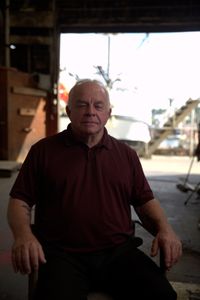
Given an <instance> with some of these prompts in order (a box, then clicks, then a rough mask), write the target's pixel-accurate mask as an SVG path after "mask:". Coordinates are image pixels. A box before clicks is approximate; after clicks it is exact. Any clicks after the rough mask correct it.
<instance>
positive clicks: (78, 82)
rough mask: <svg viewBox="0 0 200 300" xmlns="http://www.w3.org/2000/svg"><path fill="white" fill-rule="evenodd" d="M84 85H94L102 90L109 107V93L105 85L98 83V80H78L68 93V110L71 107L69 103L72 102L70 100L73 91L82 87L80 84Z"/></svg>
mask: <svg viewBox="0 0 200 300" xmlns="http://www.w3.org/2000/svg"><path fill="white" fill-rule="evenodd" d="M85 83H94V84H96V85H98V86H99V87H101V88H103V90H104V92H105V94H106V97H107V99H108V104H109V106H110V96H109V93H108V90H107V88H106V87H105V85H104V84H103V83H102V82H101V81H99V80H96V79H80V80H78V81H77V82H76V84H75V85H74V86H73V87H72V88H71V90H70V91H69V95H68V104H67V105H68V107H69V108H70V106H71V102H72V99H73V94H74V90H75V89H76V88H77V87H78V86H80V85H82V84H85Z"/></svg>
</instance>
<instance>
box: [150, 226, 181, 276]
mask: <svg viewBox="0 0 200 300" xmlns="http://www.w3.org/2000/svg"><path fill="white" fill-rule="evenodd" d="M159 249H160V250H161V251H163V254H164V263H165V267H166V269H167V270H170V268H171V267H172V266H173V265H174V264H175V263H176V262H177V261H178V260H179V258H180V256H181V255H182V244H181V241H180V239H179V238H178V237H177V236H176V234H175V233H174V231H173V230H171V229H169V230H166V231H160V232H158V233H157V235H156V237H155V239H154V240H153V242H152V248H151V256H156V255H157V254H158V251H159Z"/></svg>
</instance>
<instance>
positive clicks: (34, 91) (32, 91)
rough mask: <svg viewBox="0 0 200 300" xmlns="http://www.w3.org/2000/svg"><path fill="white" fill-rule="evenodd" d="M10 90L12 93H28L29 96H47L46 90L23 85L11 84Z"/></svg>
mask: <svg viewBox="0 0 200 300" xmlns="http://www.w3.org/2000/svg"><path fill="white" fill-rule="evenodd" d="M11 91H12V93H13V94H20V95H29V96H37V97H46V96H47V92H46V91H43V90H39V89H33V88H29V87H24V86H13V87H11Z"/></svg>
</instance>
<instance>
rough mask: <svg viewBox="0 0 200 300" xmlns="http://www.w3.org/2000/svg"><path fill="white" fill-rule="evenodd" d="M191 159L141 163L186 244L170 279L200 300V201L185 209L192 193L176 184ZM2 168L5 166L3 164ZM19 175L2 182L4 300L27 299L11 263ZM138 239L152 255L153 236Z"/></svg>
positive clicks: (198, 170) (193, 177)
mask: <svg viewBox="0 0 200 300" xmlns="http://www.w3.org/2000/svg"><path fill="white" fill-rule="evenodd" d="M190 161H191V159H190V158H188V157H174V156H171V157H166V156H165V157H164V156H153V157H152V158H151V159H149V160H145V159H141V163H142V165H143V168H144V171H145V174H146V176H147V178H148V180H149V183H150V185H151V187H152V189H153V191H154V194H155V197H157V198H158V199H159V200H160V203H161V206H162V207H163V208H164V210H165V212H166V215H167V217H168V220H169V222H170V223H171V224H172V226H173V228H174V229H175V231H176V232H177V234H178V235H179V236H180V238H181V240H182V242H183V250H184V251H183V256H182V258H181V260H180V261H179V262H178V263H177V265H176V266H175V267H174V268H173V269H172V270H171V271H170V272H168V274H167V276H168V278H169V280H170V281H171V282H172V284H173V285H174V287H175V289H176V290H177V291H178V295H179V298H178V299H179V300H197V299H200V228H199V219H200V199H197V194H194V195H193V197H192V198H191V199H190V201H189V202H188V204H187V205H184V202H185V200H186V199H187V197H188V195H189V193H190V192H188V193H183V192H181V191H179V190H178V189H177V187H176V184H177V183H179V182H180V180H181V179H182V180H184V178H185V177H186V175H187V172H188V168H189V164H190ZM0 166H1V163H0ZM199 174H200V162H197V161H196V159H195V161H194V163H193V166H192V170H191V174H190V177H189V181H190V183H192V184H196V183H198V182H199V181H200V176H199ZM16 175H17V171H14V172H13V173H12V176H11V177H7V178H6V177H1V178H0V195H1V197H0V300H3V299H4V300H25V299H27V277H26V276H22V275H19V274H14V272H13V270H12V266H11V260H10V249H11V245H12V235H11V232H10V230H9V228H8V224H7V220H6V210H7V204H8V197H9V196H8V194H9V190H10V188H11V186H12V184H13V182H14V180H15V178H16ZM137 235H139V236H141V237H142V238H143V240H144V244H143V245H142V249H143V250H144V251H145V252H146V253H147V254H148V253H149V251H150V247H151V240H152V239H151V236H150V235H149V234H148V233H146V232H145V231H144V230H143V229H142V228H139V227H138V228H137Z"/></svg>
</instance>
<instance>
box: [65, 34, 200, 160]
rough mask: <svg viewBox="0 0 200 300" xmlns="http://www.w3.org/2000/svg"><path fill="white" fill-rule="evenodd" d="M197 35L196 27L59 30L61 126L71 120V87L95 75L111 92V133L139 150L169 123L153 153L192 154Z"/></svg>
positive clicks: (197, 116)
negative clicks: (169, 30)
mask: <svg viewBox="0 0 200 300" xmlns="http://www.w3.org/2000/svg"><path fill="white" fill-rule="evenodd" d="M199 40H200V32H182V33H149V34H147V33H117V34H107V33H105V34H95V33H91V34H85V33H84V34H62V35H61V52H60V78H59V115H60V118H59V130H60V131H61V130H63V129H65V128H66V126H67V123H69V120H68V119H67V116H66V114H65V106H66V104H67V100H68V92H69V90H70V88H71V87H72V86H73V85H74V83H75V82H76V81H77V80H78V79H83V78H93V79H98V80H101V81H102V82H103V83H104V84H106V85H107V87H108V89H109V91H110V96H111V103H112V107H113V110H112V117H111V119H110V120H109V122H108V124H107V129H108V131H109V133H110V134H111V135H113V136H115V137H116V138H118V139H120V140H123V141H125V142H127V143H129V144H130V145H131V146H133V147H135V148H136V150H138V151H140V149H141V147H143V150H144V149H146V145H150V144H149V142H150V141H152V142H153V139H156V138H157V140H158V138H159V137H160V135H161V132H163V130H167V129H169V128H170V129H172V130H171V131H170V134H168V135H167V136H166V137H165V136H164V135H163V138H162V141H161V140H160V143H158V144H159V145H157V148H156V150H155V147H156V146H155V147H154V152H155V151H157V152H161V153H168V152H170V151H172V152H174V154H181V155H182V154H183V155H188V154H190V153H191V152H192V151H193V150H194V147H195V146H196V144H197V142H198V126H199V122H200V109H199V104H198V100H199V98H200V89H199V70H200V59H199V53H200V43H199ZM168 133H169V131H168ZM149 151H150V148H149Z"/></svg>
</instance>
